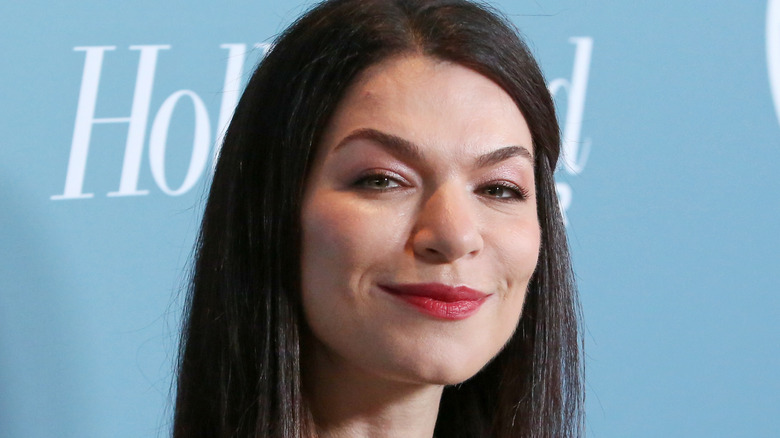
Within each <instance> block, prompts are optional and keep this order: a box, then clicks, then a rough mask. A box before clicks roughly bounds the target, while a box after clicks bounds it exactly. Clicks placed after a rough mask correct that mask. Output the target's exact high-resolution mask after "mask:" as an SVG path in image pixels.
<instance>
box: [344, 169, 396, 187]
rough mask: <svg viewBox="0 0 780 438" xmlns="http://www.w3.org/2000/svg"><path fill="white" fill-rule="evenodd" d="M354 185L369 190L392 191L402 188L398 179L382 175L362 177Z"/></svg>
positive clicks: (375, 174)
mask: <svg viewBox="0 0 780 438" xmlns="http://www.w3.org/2000/svg"><path fill="white" fill-rule="evenodd" d="M352 185H353V186H355V187H358V188H364V189H369V190H390V189H395V188H398V187H401V186H402V185H401V182H400V181H398V179H396V178H394V177H392V176H389V175H385V174H382V173H374V174H371V175H365V176H362V177H360V179H358V180H357V181H355V182H354V183H353V184H352Z"/></svg>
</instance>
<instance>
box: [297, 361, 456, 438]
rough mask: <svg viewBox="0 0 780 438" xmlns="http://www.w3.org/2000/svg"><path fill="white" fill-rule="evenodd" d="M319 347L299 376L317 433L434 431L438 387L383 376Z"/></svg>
mask: <svg viewBox="0 0 780 438" xmlns="http://www.w3.org/2000/svg"><path fill="white" fill-rule="evenodd" d="M318 347H320V348H315V349H314V350H315V352H314V353H313V354H311V355H310V356H309V357H308V358H307V360H306V362H305V368H306V372H305V373H304V379H303V380H304V382H303V384H304V390H305V393H306V399H307V403H308V405H309V408H310V409H311V413H312V417H313V420H314V425H315V429H316V436H317V437H318V438H358V437H359V438H366V437H370V438H390V437H404V438H406V437H409V438H431V437H432V436H433V430H434V427H435V425H436V417H437V415H438V411H439V401H440V399H441V394H442V390H443V387H442V386H440V385H432V384H420V383H407V382H398V381H393V380H391V379H387V378H383V377H382V376H377V375H374V374H372V373H370V372H367V371H365V370H361V369H359V368H356V367H352V366H349V365H347V364H345V363H344V362H343V361H341V360H340V359H339V358H335V357H332V356H331V355H328V354H326V353H325V352H323V351H322V346H318ZM317 350H319V352H318V351H317Z"/></svg>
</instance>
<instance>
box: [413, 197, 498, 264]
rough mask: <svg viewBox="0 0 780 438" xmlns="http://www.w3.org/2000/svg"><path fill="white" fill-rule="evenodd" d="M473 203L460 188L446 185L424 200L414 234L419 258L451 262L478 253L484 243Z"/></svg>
mask: <svg viewBox="0 0 780 438" xmlns="http://www.w3.org/2000/svg"><path fill="white" fill-rule="evenodd" d="M473 203H474V200H473V199H468V197H467V196H463V195H462V194H461V193H459V191H458V189H457V188H454V187H444V186H442V187H439V188H438V189H437V190H436V191H435V192H434V193H433V194H432V195H431V196H430V197H428V198H427V199H425V200H424V203H423V205H422V206H421V208H420V211H419V213H418V216H417V223H416V224H415V227H414V230H413V232H412V236H411V238H412V247H413V250H414V253H415V254H416V255H417V257H420V258H422V259H423V260H426V261H428V262H431V263H449V262H453V261H455V260H458V259H460V258H461V257H465V256H468V255H476V254H477V253H479V251H481V250H482V248H483V246H484V242H483V239H482V233H481V230H480V228H479V223H478V220H477V217H476V211H475V210H474V207H473Z"/></svg>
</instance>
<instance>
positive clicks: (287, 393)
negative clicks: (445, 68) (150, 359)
mask: <svg viewBox="0 0 780 438" xmlns="http://www.w3.org/2000/svg"><path fill="white" fill-rule="evenodd" d="M404 53H419V54H423V55H425V56H429V57H432V58H436V59H440V60H444V61H449V62H453V63H457V64H460V65H463V66H465V67H468V68H471V69H473V70H475V71H477V72H479V73H481V74H482V75H484V76H486V77H488V78H490V79H491V80H493V81H494V82H495V83H496V84H498V85H499V86H501V87H502V88H503V89H504V90H505V91H506V92H507V93H508V94H509V95H510V96H511V97H512V98H513V99H514V101H515V102H516V104H517V106H518V108H519V109H520V111H521V112H522V114H523V116H524V117H525V120H526V122H527V124H528V127H529V128H530V131H531V135H532V138H533V147H534V151H535V177H536V190H537V203H538V204H537V211H538V217H539V224H540V227H541V234H542V245H541V250H540V255H539V261H538V265H537V267H536V271H535V273H534V275H533V278H532V279H531V283H530V285H529V290H528V295H527V297H526V302H525V305H524V309H523V315H522V317H521V320H520V323H519V325H518V327H517V330H516V331H515V333H514V335H513V336H512V338H511V339H510V341H509V342H508V344H507V345H506V347H505V348H504V349H503V350H502V351H501V353H499V355H498V356H497V357H496V358H495V359H494V360H493V361H491V362H490V363H489V364H488V365H487V366H486V367H485V368H484V369H482V370H481V371H480V372H479V373H477V375H475V376H474V377H472V378H471V379H469V380H467V381H466V382H463V383H462V384H459V385H455V386H451V387H446V388H445V389H444V393H443V396H442V400H441V405H440V409H439V416H438V420H437V423H436V431H435V433H436V435H437V436H440V437H488V436H490V437H556V438H558V437H575V436H580V435H581V433H582V423H583V414H582V409H583V406H582V405H583V397H584V396H583V385H582V379H583V376H582V362H581V361H582V357H581V346H582V343H581V335H580V330H579V307H578V306H579V305H578V301H577V295H576V288H575V286H574V282H573V276H572V272H571V267H570V261H569V252H568V248H567V243H566V234H565V228H564V225H563V222H562V219H561V214H560V210H559V208H558V201H557V195H556V191H555V183H554V181H553V172H554V169H555V166H556V162H557V160H558V154H559V147H560V145H559V143H560V138H559V128H558V124H557V121H556V116H555V109H554V106H553V102H552V99H551V97H550V94H549V92H548V90H547V86H546V84H545V81H544V78H543V76H542V74H541V71H540V69H539V67H538V65H537V63H536V61H535V60H534V59H533V57H532V56H531V54H530V52H529V50H528V48H527V46H526V45H525V43H524V42H523V41H522V39H521V38H520V37H519V36H518V32H517V30H516V29H515V28H514V27H513V26H512V25H511V24H510V23H509V22H508V21H507V20H506V19H505V18H502V17H501V16H500V15H499V14H498V13H496V12H495V11H493V10H491V9H489V8H488V7H486V6H485V5H481V4H475V3H472V2H468V1H464V0H331V1H325V2H323V3H320V4H318V5H317V6H315V7H314V8H313V9H311V10H310V11H309V12H307V13H306V14H305V15H303V16H302V17H301V18H300V19H298V20H297V21H296V22H295V23H293V24H292V25H291V26H290V27H289V28H288V29H287V30H286V31H284V32H283V33H282V34H281V35H280V36H279V37H278V38H277V40H276V41H275V44H274V46H273V48H272V50H271V51H270V52H269V53H268V55H267V56H266V57H265V59H264V60H263V61H262V62H261V63H260V65H259V67H258V68H257V70H256V71H255V72H254V74H253V75H252V78H251V80H250V81H249V84H248V85H247V88H246V90H245V92H244V94H243V96H242V98H241V100H240V102H239V104H238V107H237V108H236V113H235V116H234V117H233V120H232V122H231V124H230V126H229V128H228V131H227V135H226V137H225V142H224V145H223V147H222V150H221V154H220V158H219V162H218V164H217V168H216V172H215V175H214V179H213V183H212V186H211V191H210V194H209V198H208V203H207V205H206V211H205V214H204V217H203V222H202V225H201V231H200V235H199V238H198V242H197V247H196V251H197V253H196V256H195V262H194V268H193V275H192V281H191V285H190V289H189V295H188V301H187V306H186V308H185V318H184V327H183V331H182V337H181V347H180V358H179V367H178V387H177V398H176V408H175V419H174V436H175V437H197V436H203V437H286V438H291V437H295V438H298V437H304V436H307V435H308V434H309V433H310V430H311V429H310V426H311V424H310V422H311V420H310V414H309V412H308V409H307V407H306V403H305V398H304V395H303V394H302V389H301V359H300V358H301V354H302V352H301V337H302V333H304V332H305V331H306V330H307V328H306V323H305V321H304V319H303V316H302V311H301V304H300V272H301V269H300V253H301V239H300V237H301V229H300V212H301V200H302V192H303V187H304V184H305V180H306V178H307V174H308V169H309V168H310V165H311V161H312V159H313V157H314V151H315V147H316V146H317V144H318V143H319V140H320V137H321V134H322V132H323V130H324V128H325V126H326V124H327V123H328V121H329V119H330V117H331V115H332V114H333V112H334V109H335V108H336V106H337V105H338V103H339V101H340V100H341V98H342V96H343V95H344V92H345V90H346V89H347V87H348V86H349V85H350V84H351V83H352V82H353V81H354V80H355V78H356V76H357V75H358V74H359V73H360V72H362V71H363V70H364V69H366V68H367V67H368V66H370V65H373V64H375V63H377V62H379V61H381V60H384V59H386V58H388V57H390V56H394V55H399V54H404Z"/></svg>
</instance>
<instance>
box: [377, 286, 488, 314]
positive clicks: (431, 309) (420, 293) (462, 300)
mask: <svg viewBox="0 0 780 438" xmlns="http://www.w3.org/2000/svg"><path fill="white" fill-rule="evenodd" d="M380 288H381V289H382V290H384V291H385V292H387V293H389V294H391V295H394V296H396V297H398V298H400V299H401V300H403V301H405V302H406V303H408V304H411V305H412V306H414V307H416V308H417V309H418V310H419V311H421V312H422V313H425V314H427V315H430V316H434V317H436V318H441V319H449V320H460V319H466V318H468V317H469V316H471V315H473V314H475V313H477V311H478V310H479V307H480V306H481V305H482V303H483V302H484V301H485V298H487V297H488V296H489V295H488V294H486V293H484V292H480V291H478V290H475V289H471V288H469V287H466V286H447V285H446V284H441V283H417V284H394V285H389V286H388V285H382V286H380Z"/></svg>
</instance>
